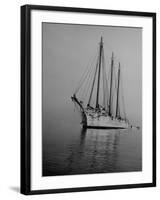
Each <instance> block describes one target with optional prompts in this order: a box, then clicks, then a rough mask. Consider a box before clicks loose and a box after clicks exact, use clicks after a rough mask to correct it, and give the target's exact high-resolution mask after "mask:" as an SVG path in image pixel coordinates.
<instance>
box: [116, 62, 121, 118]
mask: <svg viewBox="0 0 160 200" xmlns="http://www.w3.org/2000/svg"><path fill="white" fill-rule="evenodd" d="M119 83H120V63H119V67H118V86H117V103H116V117H119V116H118V111H119Z"/></svg>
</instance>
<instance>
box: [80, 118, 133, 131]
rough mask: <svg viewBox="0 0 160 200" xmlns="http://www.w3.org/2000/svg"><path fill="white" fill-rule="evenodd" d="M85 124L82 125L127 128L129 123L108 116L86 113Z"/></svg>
mask: <svg viewBox="0 0 160 200" xmlns="http://www.w3.org/2000/svg"><path fill="white" fill-rule="evenodd" d="M86 120H87V122H86V124H84V126H86V127H88V128H110V129H111V128H114V129H115V128H117V129H118V128H125V129H126V128H129V127H130V125H129V123H128V122H126V121H124V120H118V119H116V118H111V117H109V116H104V115H101V116H94V117H93V116H90V115H88V114H86Z"/></svg>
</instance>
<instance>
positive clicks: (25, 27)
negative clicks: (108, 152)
mask: <svg viewBox="0 0 160 200" xmlns="http://www.w3.org/2000/svg"><path fill="white" fill-rule="evenodd" d="M32 10H45V11H64V12H79V13H88V14H89V13H92V14H107V15H122V16H142V17H151V18H152V22H153V27H152V34H153V41H152V44H153V46H152V47H153V52H152V56H153V63H152V67H153V74H152V77H153V96H152V100H153V113H152V114H153V118H152V119H153V121H152V123H153V131H152V138H153V149H152V156H153V163H152V169H153V172H152V174H153V176H152V183H141V184H127V185H113V186H95V187H79V188H65V189H64V188H61V189H49V190H45V189H44V190H31V84H32V83H31V59H32V58H31V42H32V41H31V11H32ZM20 184H21V189H20V191H21V193H22V194H25V195H33V194H49V193H64V192H81V191H93V190H111V189H127V188H140V187H155V186H156V13H150V12H136V11H121V10H100V9H89V8H72V7H55V6H44V5H24V6H21V183H20Z"/></svg>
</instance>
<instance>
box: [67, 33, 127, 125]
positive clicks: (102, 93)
mask: <svg viewBox="0 0 160 200" xmlns="http://www.w3.org/2000/svg"><path fill="white" fill-rule="evenodd" d="M114 61H115V59H114V56H113V53H112V57H111V67H110V72H108V74H109V77H108V78H107V71H106V66H105V57H104V47H103V38H102V37H101V41H100V44H99V47H98V57H96V64H95V65H94V66H93V65H90V66H89V68H87V70H86V72H85V73H84V75H83V77H82V79H81V81H80V83H79V85H78V87H77V89H76V91H75V92H74V94H73V96H72V97H71V98H72V101H73V102H75V105H77V106H78V107H79V109H80V112H81V115H82V124H83V127H88V128H128V127H130V125H129V121H128V120H127V118H126V114H125V109H124V97H123V90H122V78H121V68H120V63H119V64H118V69H116V68H115V62H114ZM92 64H93V63H92ZM108 83H109V84H108ZM83 91H85V99H83V98H82V92H83Z"/></svg>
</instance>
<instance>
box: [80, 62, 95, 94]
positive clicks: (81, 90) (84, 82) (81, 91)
mask: <svg viewBox="0 0 160 200" xmlns="http://www.w3.org/2000/svg"><path fill="white" fill-rule="evenodd" d="M91 66H92V65H91ZM91 71H92V67H91V68H90V70H89V71H88V74H87V76H86V79H85V80H84V81H83V83H82V85H81V86H84V85H85V84H86V82H87V80H88V78H89V76H90V73H91ZM78 92H79V95H80V93H82V94H83V87H80V88H79V90H78V91H77V93H78Z"/></svg>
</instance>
